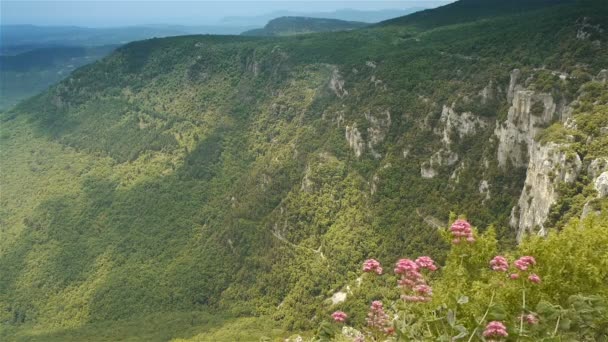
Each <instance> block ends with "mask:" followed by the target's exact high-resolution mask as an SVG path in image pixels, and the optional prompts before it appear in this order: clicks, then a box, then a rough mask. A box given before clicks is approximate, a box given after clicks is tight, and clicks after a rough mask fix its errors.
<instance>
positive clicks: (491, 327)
mask: <svg viewBox="0 0 608 342" xmlns="http://www.w3.org/2000/svg"><path fill="white" fill-rule="evenodd" d="M507 336H509V334H508V333H507V327H505V325H504V324H502V322H499V321H492V322H490V323H488V325H486V329H485V330H484V332H483V337H485V338H489V339H490V340H489V341H493V340H494V339H502V338H503V337H507Z"/></svg>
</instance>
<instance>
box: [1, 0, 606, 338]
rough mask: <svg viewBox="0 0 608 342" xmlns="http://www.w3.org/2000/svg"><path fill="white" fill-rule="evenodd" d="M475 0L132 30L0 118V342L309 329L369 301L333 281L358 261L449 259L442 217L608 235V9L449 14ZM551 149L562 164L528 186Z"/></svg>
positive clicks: (278, 333) (543, 6)
mask: <svg viewBox="0 0 608 342" xmlns="http://www.w3.org/2000/svg"><path fill="white" fill-rule="evenodd" d="M470 2H471V0H469V1H466V0H463V1H462V2H458V3H456V4H455V5H450V6H446V7H443V8H440V9H437V10H436V11H429V12H425V14H424V16H418V15H414V16H412V17H405V18H403V19H400V20H397V21H391V22H386V23H384V24H383V25H379V26H376V27H372V28H363V29H357V30H352V31H347V32H346V31H345V32H325V33H316V34H309V35H298V36H295V37H245V36H183V37H173V38H162V39H150V40H145V41H140V42H134V43H130V44H127V45H125V46H122V47H120V48H118V49H117V50H116V51H115V52H113V53H112V54H110V55H109V56H107V57H105V58H103V59H101V60H100V61H98V62H95V63H93V64H91V65H87V66H84V67H82V68H79V69H77V70H76V71H74V72H73V73H72V74H71V75H70V76H69V77H68V78H67V79H65V80H64V81H62V82H60V83H58V84H57V85H54V86H52V87H51V88H50V89H49V90H48V91H45V92H44V93H42V94H40V95H37V96H34V97H33V98H30V99H28V100H26V101H24V102H22V103H20V104H19V105H17V106H16V107H15V108H13V109H11V110H9V111H5V112H4V113H2V114H1V118H0V120H1V126H0V129H1V132H0V144H1V146H2V148H1V149H0V161H1V164H2V170H1V172H0V184H1V188H2V196H1V203H0V274H1V275H2V276H1V277H0V309H1V310H0V339H3V340H4V339H6V340H40V341H52V340H58V341H66V340H82V339H91V340H95V339H100V340H103V339H106V340H146V341H153V340H159V341H161V340H167V339H170V338H189V337H193V336H196V335H198V334H199V333H203V334H207V335H201V336H198V337H196V339H199V340H203V341H204V340H210V339H212V340H222V339H223V340H238V339H239V338H240V339H242V340H248V338H251V337H252V336H254V337H256V339H257V337H262V336H266V337H269V338H279V337H285V336H288V335H290V334H291V333H292V332H303V333H304V334H306V333H310V334H312V332H313V331H314V330H316V329H317V327H318V326H319V325H320V324H321V322H322V321H324V320H326V318H327V317H328V315H329V313H331V312H332V311H334V310H335V309H336V308H340V307H341V308H344V309H346V308H354V311H355V312H362V310H364V309H365V308H367V307H368V306H369V301H370V300H373V299H375V298H371V297H373V296H374V294H373V293H372V292H370V293H366V292H364V291H357V290H354V291H351V292H349V291H347V290H346V289H347V287H346V286H349V288H354V287H355V286H357V285H356V284H357V283H358V281H357V279H358V278H359V277H360V269H361V263H362V262H363V261H364V260H366V259H369V258H372V257H373V258H377V259H378V260H381V261H383V262H385V263H390V262H393V261H394V260H397V259H398V258H400V257H404V256H417V255H432V256H433V258H435V260H436V261H437V262H438V263H440V264H443V263H444V262H446V260H448V263H449V262H450V260H452V259H451V257H450V248H449V243H448V242H446V241H445V239H444V238H443V235H444V233H445V232H444V229H445V227H447V226H448V224H449V223H451V221H452V220H451V219H450V212H453V213H458V214H465V215H466V217H467V218H468V219H469V221H470V222H471V223H472V224H473V225H474V226H476V227H478V229H479V234H483V232H484V231H488V232H492V233H491V234H494V233H495V235H496V237H497V241H498V242H496V244H495V245H494V246H493V247H492V250H493V251H494V250H495V251H497V252H499V251H510V250H513V248H515V245H516V236H517V237H520V239H521V240H522V241H524V244H523V246H524V247H520V248H524V249H525V248H526V247H525V246H529V245H527V244H526V241H527V239H526V238H525V237H526V236H527V235H531V233H534V234H536V233H537V232H538V231H540V232H541V234H542V233H543V232H545V233H546V232H547V231H551V232H554V231H558V230H561V229H562V228H563V227H565V226H570V225H571V228H570V229H574V230H576V227H578V226H577V225H576V224H577V223H576V222H575V221H571V219H572V218H579V217H581V216H583V214H584V216H586V217H587V220H588V221H585V222H590V223H588V225H590V226H593V227H595V228H593V229H599V228H598V227H600V228H602V229H605V228H606V227H605V222H606V221H605V212H606V208H607V203H606V202H607V201H606V194H607V193H608V190H606V191H605V192H604V190H603V189H604V188H603V186H604V185H602V184H604V183H601V182H602V180H601V174H602V172H603V173H605V171H607V170H606V169H605V168H604V167H605V166H606V165H608V163H606V164H602V160H603V159H602V158H608V149H607V148H606V145H607V142H606V133H605V130H606V127H608V122H606V118H607V117H608V115H606V113H607V112H606V110H607V109H606V108H608V99H607V94H608V85H607V79H608V73H606V72H603V71H602V69H605V68H606V67H607V66H608V40H607V36H606V34H602V32H605V31H603V30H608V27H606V23H607V22H608V5H607V4H606V3H605V2H603V1H568V2H564V3H560V4H558V5H551V6H550V5H548V4H547V3H546V2H544V1H528V2H529V3H531V4H538V6H532V5H531V8H526V10H521V11H511V10H508V9H503V5H501V4H502V3H503V2H502V1H498V0H496V1H494V0H492V1H483V4H479V6H480V8H481V9H485V12H484V11H483V10H480V13H478V15H475V16H468V15H464V14H463V13H468V12H461V11H458V10H457V9H458V8H459V7H458V6H460V4H462V5H465V4H467V3H470ZM477 3H479V1H478V2H477ZM551 4H553V2H552V3H551ZM450 11H453V12H450ZM450 13H451V14H450ZM484 13H485V14H484ZM449 15H451V16H452V19H453V20H452V19H451V20H448V21H445V20H444V18H446V17H447V16H449ZM413 21H415V23H414V22H413ZM515 70H516V71H515ZM526 99H527V100H526ZM526 101H528V102H526ZM556 108H557V109H556ZM518 113H519V114H518ZM516 114H517V115H520V114H521V115H520V116H519V117H516ZM523 117H525V118H527V121H525V123H530V126H529V127H528V126H526V127H528V128H529V132H528V131H526V129H524V128H525V127H524V128H521V129H520V127H523V126H521V125H522V124H523V122H524V120H523V119H518V118H523ZM511 126H513V127H515V129H510V127H511ZM528 133H529V134H528ZM533 133H538V134H534V135H532V134H533ZM509 134H513V136H515V137H518V138H517V139H520V140H518V141H521V144H520V143H513V142H512V140H513V139H511V140H508V139H502V138H501V137H503V136H506V137H510V136H511V135H509ZM526 134H527V135H526ZM526 139H527V140H526ZM543 146H544V147H543ZM547 146H549V147H551V148H554V149H552V150H550V153H551V155H552V156H555V158H558V157H559V158H562V156H563V158H562V159H556V160H558V161H560V162H555V163H554V169H547V170H546V171H547V173H549V172H551V174H550V175H549V174H547V175H546V177H545V176H544V174H542V175H543V178H542V182H541V181H539V180H537V178H533V177H532V176H533V175H537V173H538V172H536V171H534V170H536V169H534V167H533V166H534V165H536V164H535V162H536V161H538V160H536V159H535V156H536V154H534V153H535V152H534V151H535V149H539V150H541V151H545V150H544V149H546V148H548V147H547ZM547 153H549V152H547ZM541 161H542V160H541ZM565 161H570V162H572V163H574V164H576V167H575V170H576V172H573V171H570V170H563V169H560V166H559V165H562V164H564V165H566V164H567V165H569V164H568V163H566V162H565ZM575 162H576V163H575ZM531 170H533V171H534V172H532V171H531ZM541 173H542V172H541ZM539 177H540V176H539ZM562 180H563V181H562ZM598 184H599V185H598ZM541 185H542V186H544V188H542V189H545V188H546V189H547V190H546V191H544V192H543V191H541V190H539V187H540V186H541ZM522 194H523V195H522ZM536 194H540V195H536ZM543 194H545V195H547V194H550V195H551V196H553V197H550V198H549V197H547V199H545V200H544V199H543V198H542V196H541V195H543ZM528 195H530V196H529V197H528ZM547 196H548V195H547ZM541 200H543V201H541ZM539 201H540V202H539ZM546 207H548V208H550V210H549V209H547V210H548V211H549V212H548V213H547V214H546V216H544V215H541V214H539V213H541V212H542V213H544V211H543V210H544V208H546ZM529 212H532V213H536V214H534V215H532V216H533V217H530V215H528V214H527V213H529ZM596 212H600V214H596ZM602 212H603V213H604V214H601V213H602ZM518 215H519V216H518ZM596 215H604V216H596ZM596 217H597V218H596ZM602 217H603V218H604V219H601V218H602ZM528 219H531V220H532V219H533V220H532V221H534V222H537V221H539V220H540V221H541V223H540V224H533V225H530V226H529V225H527V222H528ZM490 226H492V227H493V228H492V229H488V227H490ZM572 227H574V228H572ZM557 236H560V235H557ZM488 239H490V238H489V237H488ZM539 241H540V242H538V241H537V242H536V245H530V246H540V247H538V249H539V253H545V249H548V248H551V249H562V248H563V249H564V250H567V249H565V248H564V247H563V246H562V245H561V244H567V243H569V242H568V241H567V240H563V239H562V240H559V239H558V240H551V244H552V245H545V244H543V242H542V241H543V240H539ZM598 241H600V242H601V241H604V240H598ZM587 245H593V244H592V243H591V242H590V243H588V244H587ZM596 247H597V246H596ZM532 249H534V248H532ZM526 251H528V250H526ZM486 252H487V253H486ZM486 252H484V253H486V254H487V255H486V254H482V255H481V256H479V260H480V261H479V263H478V264H476V266H479V265H480V264H481V262H482V261H481V260H482V257H486V256H488V255H489V252H488V251H486ZM530 253H532V251H531V252H530ZM542 258H544V260H548V261H547V263H550V262H553V263H552V264H551V265H557V261H556V260H558V259H557V258H553V256H544V257H541V258H540V259H542ZM476 260H477V259H476ZM483 262H484V265H486V264H485V262H487V261H485V260H484V261H483ZM568 262H570V261H568ZM603 262H605V260H604V261H603ZM554 267H558V266H554ZM605 269H606V268H605V267H604V268H603V270H605ZM603 270H602V271H598V273H594V277H595V278H594V279H599V280H597V283H594V284H597V285H598V289H597V291H598V293H600V294H602V295H604V296H605V295H606V293H607V292H606V288H605V287H602V286H605V284H606V280H607V278H606V272H605V271H603ZM552 272H558V271H552ZM594 272H595V271H594ZM553 274H557V273H553ZM446 279H448V280H449V279H451V281H454V278H446ZM576 279H578V280H576V281H582V280H581V279H585V278H584V276H580V277H578V278H576ZM548 283H549V284H553V285H551V286H556V287H557V286H559V282H557V281H555V280H554V281H553V282H548ZM445 284H446V283H444V285H443V286H444V287H449V286H448V285H449V284H450V283H447V284H448V285H445ZM463 284H466V283H463ZM602 284H603V285H602ZM459 288H460V287H459ZM463 288H464V287H463ZM577 288H579V289H580V291H583V290H588V289H590V288H589V287H584V286H578V285H577V284H575V285H573V286H571V287H567V288H564V290H563V291H562V290H560V289H555V288H553V289H551V290H547V291H546V292H544V293H546V294H547V296H553V297H552V299H554V300H556V301H560V300H566V299H563V296H565V295H567V294H574V292H576V289H577ZM341 290H343V291H342V292H345V293H347V294H348V296H347V298H346V301H341V300H337V301H336V298H339V297H340V296H338V297H335V295H336V293H337V292H340V291H341ZM381 291H385V290H381ZM386 291H389V292H390V291H394V288H393V290H386ZM454 291H456V287H455V290H454ZM585 294H589V293H585ZM332 298H333V301H332ZM560 303H562V302H560ZM563 305H565V304H563ZM357 310H358V311H357ZM476 310H477V309H475V310H471V311H469V314H470V316H469V317H475V315H476V314H477V312H478V311H476ZM363 315H364V313H363ZM362 321H363V316H361V315H359V316H356V320H355V322H362Z"/></svg>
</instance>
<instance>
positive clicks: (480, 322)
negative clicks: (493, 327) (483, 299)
mask: <svg viewBox="0 0 608 342" xmlns="http://www.w3.org/2000/svg"><path fill="white" fill-rule="evenodd" d="M495 294H496V290H492V297H490V303H489V304H488V308H487V309H486V312H485V313H484V314H483V317H481V319H480V320H479V322H478V323H477V326H476V327H475V329H474V330H473V332H472V333H471V336H470V337H469V340H468V341H467V342H471V341H472V340H473V336H475V332H477V329H479V326H480V325H481V324H482V323H483V321H485V320H486V317H487V316H488V312H490V308H491V307H492V304H493V303H494V295H495Z"/></svg>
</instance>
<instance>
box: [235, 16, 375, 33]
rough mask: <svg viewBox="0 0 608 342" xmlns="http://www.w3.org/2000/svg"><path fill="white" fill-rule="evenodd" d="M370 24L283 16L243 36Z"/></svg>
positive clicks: (335, 29) (346, 27)
mask: <svg viewBox="0 0 608 342" xmlns="http://www.w3.org/2000/svg"><path fill="white" fill-rule="evenodd" d="M366 25H368V24H366V23H362V22H357V21H344V20H338V19H323V18H307V17H281V18H276V19H273V20H271V21H269V22H268V24H266V25H265V26H264V28H261V29H255V30H249V31H245V32H243V33H241V35H243V36H291V35H295V34H304V33H313V32H328V31H329V32H333V31H346V30H352V29H356V28H361V27H364V26H366Z"/></svg>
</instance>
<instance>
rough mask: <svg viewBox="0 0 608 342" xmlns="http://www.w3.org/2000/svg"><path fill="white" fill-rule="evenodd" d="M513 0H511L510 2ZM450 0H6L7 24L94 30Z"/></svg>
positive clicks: (0, 4) (0, 1) (2, 5)
mask: <svg viewBox="0 0 608 342" xmlns="http://www.w3.org/2000/svg"><path fill="white" fill-rule="evenodd" d="M505 1H507V0H505ZM446 2H447V1H436V0H416V1H407V0H406V1H322V0H316V1H315V0H309V1H298V0H275V1H254V0H227V1H226V0H225V1H149V0H148V1H143V0H140V1H133V0H132V1H109V0H106V1H99V0H91V1H88V0H80V1H54V0H46V1H5V0H0V10H1V14H0V19H1V23H2V24H37V25H78V26H89V27H103V26H106V27H107V26H125V25H141V24H182V25H206V24H214V23H215V22H217V21H218V20H220V19H221V18H223V17H226V16H256V15H262V14H266V13H269V12H274V11H280V10H288V11H297V12H328V11H333V10H337V9H345V8H348V9H359V10H380V9H404V8H410V7H420V6H424V7H435V6H438V5H441V4H444V3H446Z"/></svg>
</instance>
